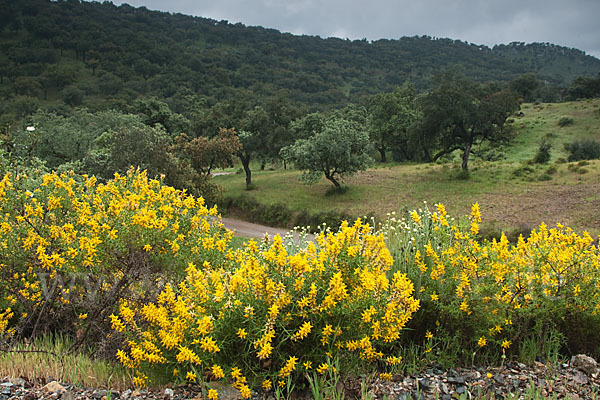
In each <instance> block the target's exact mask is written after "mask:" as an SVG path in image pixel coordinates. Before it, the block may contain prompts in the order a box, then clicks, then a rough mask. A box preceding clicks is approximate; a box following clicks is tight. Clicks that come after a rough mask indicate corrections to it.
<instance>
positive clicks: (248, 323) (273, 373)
mask: <svg viewBox="0 0 600 400" xmlns="http://www.w3.org/2000/svg"><path fill="white" fill-rule="evenodd" d="M392 263H393V260H392V258H391V256H390V253H389V251H388V250H387V248H386V246H385V242H384V239H383V236H382V235H375V234H374V233H373V230H372V228H371V227H370V226H369V225H368V224H363V223H362V221H361V220H357V221H356V222H355V223H354V225H353V226H349V225H348V224H347V223H344V224H342V226H341V228H340V230H339V231H338V232H337V233H331V232H329V233H321V234H319V235H318V236H317V237H316V239H315V241H314V242H310V243H308V245H307V246H306V247H305V248H302V249H301V250H299V251H297V252H295V253H288V251H287V250H286V246H284V243H283V241H282V239H281V238H280V237H279V236H275V237H274V238H273V240H272V241H269V242H266V243H264V244H263V245H260V246H259V245H258V244H257V243H256V242H254V241H250V242H249V243H248V245H247V246H246V247H245V248H244V249H243V250H240V251H238V252H236V253H235V257H234V259H232V260H231V261H230V262H222V263H214V262H210V261H207V260H205V259H203V258H202V257H198V259H197V262H195V263H190V264H189V265H188V267H187V269H186V272H187V276H186V277H185V279H184V280H183V281H182V282H181V283H179V284H178V285H176V286H174V285H173V286H172V285H168V286H166V287H165V289H164V290H163V291H162V292H161V293H160V295H159V296H158V299H157V301H155V302H149V303H147V304H145V305H143V306H141V307H139V308H137V309H135V310H134V309H131V308H129V307H127V308H123V307H122V308H121V310H120V312H119V313H118V314H115V315H114V316H113V328H114V329H116V330H118V331H122V332H124V333H125V337H126V338H127V341H126V346H125V347H124V348H123V349H121V350H120V352H119V359H120V360H121V362H122V363H123V364H124V365H126V366H128V367H130V368H133V369H135V370H136V371H138V373H139V374H141V375H143V376H149V375H151V373H152V370H154V369H156V370H161V369H162V370H164V369H170V370H173V369H177V370H178V371H180V372H179V373H178V374H179V376H182V377H185V376H187V374H188V373H192V374H194V375H193V376H194V377H197V376H201V375H203V376H208V377H209V378H210V379H221V378H223V374H221V371H223V369H220V368H218V367H220V366H229V367H234V369H233V370H232V372H231V373H229V374H228V376H227V379H231V380H232V382H234V386H235V387H237V388H238V389H239V390H240V392H241V394H242V396H244V397H246V396H245V395H248V396H249V393H250V392H249V390H247V387H248V386H247V385H249V383H248V382H247V381H246V378H245V376H252V377H255V378H256V379H253V381H256V382H258V383H259V384H260V382H262V383H263V386H264V385H265V383H264V382H269V387H270V382H275V381H277V382H282V381H285V380H287V379H289V378H292V377H294V376H298V375H301V374H302V373H303V372H306V371H311V372H312V368H315V369H317V367H319V368H321V369H322V368H323V366H324V365H327V363H328V362H329V360H331V359H339V360H344V359H348V358H356V359H361V360H363V361H364V362H365V363H385V362H386V361H385V360H386V357H385V355H386V352H387V350H388V349H390V348H391V346H393V345H394V344H395V343H397V341H398V340H399V338H400V335H401V332H402V329H403V328H404V327H405V325H406V324H407V322H408V321H409V319H410V318H411V315H412V314H413V313H414V312H415V311H416V310H417V309H418V307H419V302H418V301H417V300H415V299H414V297H413V285H412V283H411V282H410V281H409V280H408V278H407V277H406V276H405V275H404V274H402V273H400V272H396V273H394V274H390V271H389V269H390V266H391V265H392ZM388 274H390V276H388ZM132 312H133V313H134V314H135V316H134V317H131V313H132ZM396 360H398V358H394V361H396ZM398 361H399V360H398ZM313 366H314V367H313ZM215 371H219V372H218V373H215ZM244 374H245V375H244ZM259 378H260V379H259ZM257 379H259V380H257ZM188 380H189V378H188Z"/></svg>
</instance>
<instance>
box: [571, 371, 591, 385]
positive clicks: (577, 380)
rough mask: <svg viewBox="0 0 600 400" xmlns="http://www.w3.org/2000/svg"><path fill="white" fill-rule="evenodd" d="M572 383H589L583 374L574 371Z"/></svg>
mask: <svg viewBox="0 0 600 400" xmlns="http://www.w3.org/2000/svg"><path fill="white" fill-rule="evenodd" d="M573 382H575V383H577V384H578V385H587V383H588V382H589V381H588V378H587V376H586V375H585V374H583V373H581V372H580V371H576V372H575V373H574V374H573Z"/></svg>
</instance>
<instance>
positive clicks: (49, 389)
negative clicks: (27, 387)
mask: <svg viewBox="0 0 600 400" xmlns="http://www.w3.org/2000/svg"><path fill="white" fill-rule="evenodd" d="M42 390H43V391H44V392H46V393H62V392H64V391H65V388H64V386H63V385H61V384H60V383H58V382H56V381H52V382H50V383H48V384H47V385H46V386H44V387H43V388H42Z"/></svg>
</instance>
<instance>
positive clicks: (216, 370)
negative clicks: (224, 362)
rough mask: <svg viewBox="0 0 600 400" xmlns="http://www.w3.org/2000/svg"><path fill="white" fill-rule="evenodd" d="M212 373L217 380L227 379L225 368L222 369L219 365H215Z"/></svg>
mask: <svg viewBox="0 0 600 400" xmlns="http://www.w3.org/2000/svg"><path fill="white" fill-rule="evenodd" d="M211 371H212V374H213V375H214V377H215V378H217V379H221V378H225V372H223V368H221V367H220V366H219V365H217V364H215V365H213V366H212V368H211Z"/></svg>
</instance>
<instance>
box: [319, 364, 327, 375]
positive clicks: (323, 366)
mask: <svg viewBox="0 0 600 400" xmlns="http://www.w3.org/2000/svg"><path fill="white" fill-rule="evenodd" d="M328 369H329V365H328V364H327V363H322V364H321V365H319V366H318V367H317V372H318V373H319V374H321V375H323V374H324V373H325V372H327V370H328Z"/></svg>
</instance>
